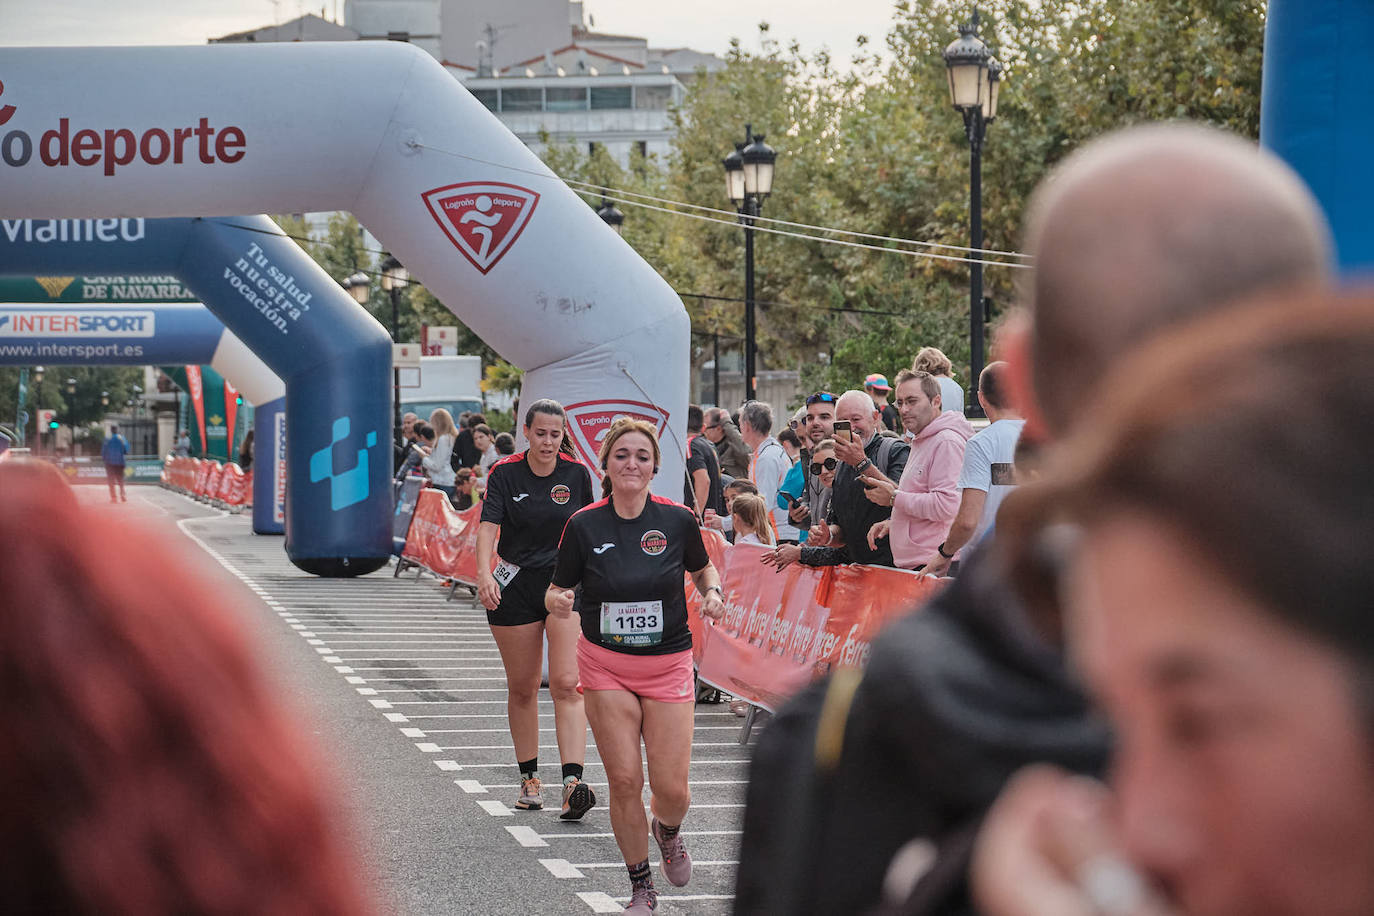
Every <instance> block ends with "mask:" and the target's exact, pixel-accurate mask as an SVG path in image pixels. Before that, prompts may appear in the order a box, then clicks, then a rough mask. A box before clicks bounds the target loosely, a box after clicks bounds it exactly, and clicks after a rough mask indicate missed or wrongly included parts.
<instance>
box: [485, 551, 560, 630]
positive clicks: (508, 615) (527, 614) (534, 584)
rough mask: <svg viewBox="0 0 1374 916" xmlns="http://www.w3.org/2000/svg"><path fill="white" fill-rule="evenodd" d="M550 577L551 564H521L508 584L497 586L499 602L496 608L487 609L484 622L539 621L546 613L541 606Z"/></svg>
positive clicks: (506, 624)
mask: <svg viewBox="0 0 1374 916" xmlns="http://www.w3.org/2000/svg"><path fill="white" fill-rule="evenodd" d="M552 581H553V567H552V566H544V567H537V566H536V567H528V566H527V567H522V568H521V569H520V572H518V573H516V574H515V578H514V579H512V580H510V584H509V585H507V586H506V587H505V588H503V589H501V603H500V604H498V605H497V606H496V610H494V611H487V623H488V624H490V625H491V626H494V627H518V626H522V625H523V624H527V623H543V622H544V618H546V617H548V616H549V612H548V611H546V610H544V592H546V591H548V589H549V583H550V582H552Z"/></svg>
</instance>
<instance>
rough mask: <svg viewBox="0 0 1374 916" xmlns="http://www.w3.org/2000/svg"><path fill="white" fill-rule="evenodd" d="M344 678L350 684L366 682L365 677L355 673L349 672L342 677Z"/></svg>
mask: <svg viewBox="0 0 1374 916" xmlns="http://www.w3.org/2000/svg"><path fill="white" fill-rule="evenodd" d="M344 680H345V681H347V682H348V683H350V684H366V683H367V679H366V678H361V677H358V676H357V675H356V674H350V675H349V676H348V677H346V678H344Z"/></svg>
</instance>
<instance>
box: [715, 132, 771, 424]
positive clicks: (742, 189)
mask: <svg viewBox="0 0 1374 916" xmlns="http://www.w3.org/2000/svg"><path fill="white" fill-rule="evenodd" d="M777 158H778V154H777V153H776V152H774V151H773V148H772V147H771V146H769V145H768V144H767V143H764V142H763V134H756V133H754V130H753V125H752V124H746V125H744V143H742V144H736V145H735V149H734V150H733V151H732V152H731V153H730V154H729V155H727V156H726V157H725V160H724V161H723V162H722V163H721V164H722V165H723V166H724V167H725V194H726V196H727V197H729V198H730V202H731V203H733V204H734V205H735V210H736V211H737V212H738V213H739V215H740V219H739V221H740V222H741V223H742V224H743V225H744V397H745V400H749V401H752V400H754V397H755V395H756V394H757V393H758V392H757V379H756V378H755V372H754V331H755V326H754V221H755V219H757V217H758V215H759V211H760V210H761V209H762V208H763V202H764V200H765V199H766V198H767V197H768V195H769V194H771V193H772V191H773V165H774V163H775V161H776V160H777Z"/></svg>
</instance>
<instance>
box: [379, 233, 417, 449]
mask: <svg viewBox="0 0 1374 916" xmlns="http://www.w3.org/2000/svg"><path fill="white" fill-rule="evenodd" d="M381 271H382V289H383V290H385V291H386V292H387V294H388V295H390V296H391V342H392V343H393V344H398V343H400V342H401V287H403V286H406V285H407V284H409V283H410V272H409V271H407V270H406V269H405V267H404V266H402V265H401V262H400V261H398V260H396V258H395V256H394V255H390V254H388V255H387V256H386V257H385V258H383V259H382V263H381ZM391 376H392V378H391V395H392V397H391V400H392V410H393V412H394V413H395V416H394V417H393V421H394V423H395V428H394V429H393V430H392V438H391V441H392V442H394V443H396V444H397V445H399V444H400V442H401V370H400V369H397V368H396V367H395V365H394V358H393V366H392V368H391Z"/></svg>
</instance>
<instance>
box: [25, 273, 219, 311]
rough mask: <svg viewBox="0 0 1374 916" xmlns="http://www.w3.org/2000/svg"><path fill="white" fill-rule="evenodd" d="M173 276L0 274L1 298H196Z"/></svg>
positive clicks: (96, 302) (97, 301) (97, 302)
mask: <svg viewBox="0 0 1374 916" xmlns="http://www.w3.org/2000/svg"><path fill="white" fill-rule="evenodd" d="M199 301H200V300H199V299H197V298H196V297H195V296H193V295H192V294H191V291H190V290H188V289H187V288H186V287H184V286H182V285H181V281H180V280H178V279H177V278H176V277H148V276H139V277H0V302H65V303H73V302H86V303H90V304H92V305H100V304H104V303H108V302H199Z"/></svg>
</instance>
